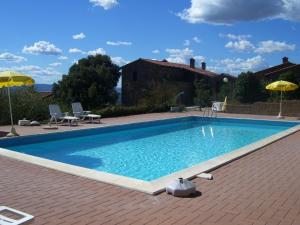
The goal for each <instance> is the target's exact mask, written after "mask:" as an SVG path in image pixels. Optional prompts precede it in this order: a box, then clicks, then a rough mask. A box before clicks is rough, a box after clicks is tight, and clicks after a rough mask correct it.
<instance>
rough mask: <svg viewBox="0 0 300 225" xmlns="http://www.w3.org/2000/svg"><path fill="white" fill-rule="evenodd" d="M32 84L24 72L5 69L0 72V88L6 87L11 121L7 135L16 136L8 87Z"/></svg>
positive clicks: (32, 81) (31, 80)
mask: <svg viewBox="0 0 300 225" xmlns="http://www.w3.org/2000/svg"><path fill="white" fill-rule="evenodd" d="M32 85H34V80H33V79H32V78H31V77H30V76H27V75H25V74H22V73H18V72H14V71H5V72H2V73H0V88H4V87H7V92H8V101H9V112H10V121H11V131H10V133H9V134H8V135H7V136H18V133H17V132H16V130H15V128H14V122H13V115H12V114H13V113H12V107H11V100H10V88H11V87H19V86H32Z"/></svg>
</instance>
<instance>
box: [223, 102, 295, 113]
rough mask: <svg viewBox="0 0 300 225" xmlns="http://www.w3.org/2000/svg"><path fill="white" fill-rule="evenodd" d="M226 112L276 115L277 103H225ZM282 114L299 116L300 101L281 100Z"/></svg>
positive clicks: (277, 110)
mask: <svg viewBox="0 0 300 225" xmlns="http://www.w3.org/2000/svg"><path fill="white" fill-rule="evenodd" d="M226 112H227V113H237V114H256V115H274V116H275V115H278V112H279V103H270V102H256V103H253V104H227V107H226ZM282 115H283V116H295V117H300V101H299V100H287V101H283V102H282Z"/></svg>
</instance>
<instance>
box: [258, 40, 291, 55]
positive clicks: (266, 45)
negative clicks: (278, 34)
mask: <svg viewBox="0 0 300 225" xmlns="http://www.w3.org/2000/svg"><path fill="white" fill-rule="evenodd" d="M295 48H296V45H294V44H287V43H285V42H279V41H273V40H268V41H262V42H260V43H259V44H258V47H257V48H256V49H255V52H256V53H259V54H265V53H272V52H283V51H293V50H295Z"/></svg>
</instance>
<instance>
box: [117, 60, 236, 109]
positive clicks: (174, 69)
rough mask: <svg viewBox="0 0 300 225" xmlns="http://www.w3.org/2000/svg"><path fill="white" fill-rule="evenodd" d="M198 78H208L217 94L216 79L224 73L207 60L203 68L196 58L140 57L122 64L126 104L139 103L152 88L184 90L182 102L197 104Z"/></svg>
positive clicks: (124, 103) (182, 91)
mask: <svg viewBox="0 0 300 225" xmlns="http://www.w3.org/2000/svg"><path fill="white" fill-rule="evenodd" d="M198 78H203V79H205V80H206V82H207V84H208V86H209V88H210V89H211V91H212V93H213V95H215V89H216V82H217V81H218V80H220V79H222V78H223V77H222V75H220V74H217V73H214V72H211V71H208V70H206V64H205V63H204V62H202V63H201V68H196V67H195V59H193V58H191V59H190V64H189V65H185V64H178V63H171V62H168V61H166V60H163V61H157V60H150V59H138V60H136V61H133V62H131V63H129V64H127V65H125V66H123V67H122V104H123V105H138V104H140V103H141V102H143V98H145V96H146V95H147V93H149V92H151V90H155V89H161V90H162V91H168V90H169V91H171V92H173V93H172V95H174V96H176V95H177V94H178V93H183V95H181V100H182V103H183V104H185V105H193V99H194V95H195V90H194V81H195V80H196V79H198ZM231 78H232V77H230V79H231Z"/></svg>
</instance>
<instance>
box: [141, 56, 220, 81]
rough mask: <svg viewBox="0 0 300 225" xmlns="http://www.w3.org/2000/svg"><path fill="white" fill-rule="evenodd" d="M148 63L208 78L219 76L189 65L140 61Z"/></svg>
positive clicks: (149, 60)
mask: <svg viewBox="0 0 300 225" xmlns="http://www.w3.org/2000/svg"><path fill="white" fill-rule="evenodd" d="M141 60H144V61H147V62H150V63H154V64H156V65H160V66H167V67H173V68H179V69H184V70H188V71H190V72H193V73H198V74H202V75H205V76H208V77H216V76H219V74H217V73H214V72H211V71H208V70H203V69H200V68H191V67H190V66H189V65H186V64H179V63H171V62H167V61H158V60H152V59H141Z"/></svg>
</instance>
